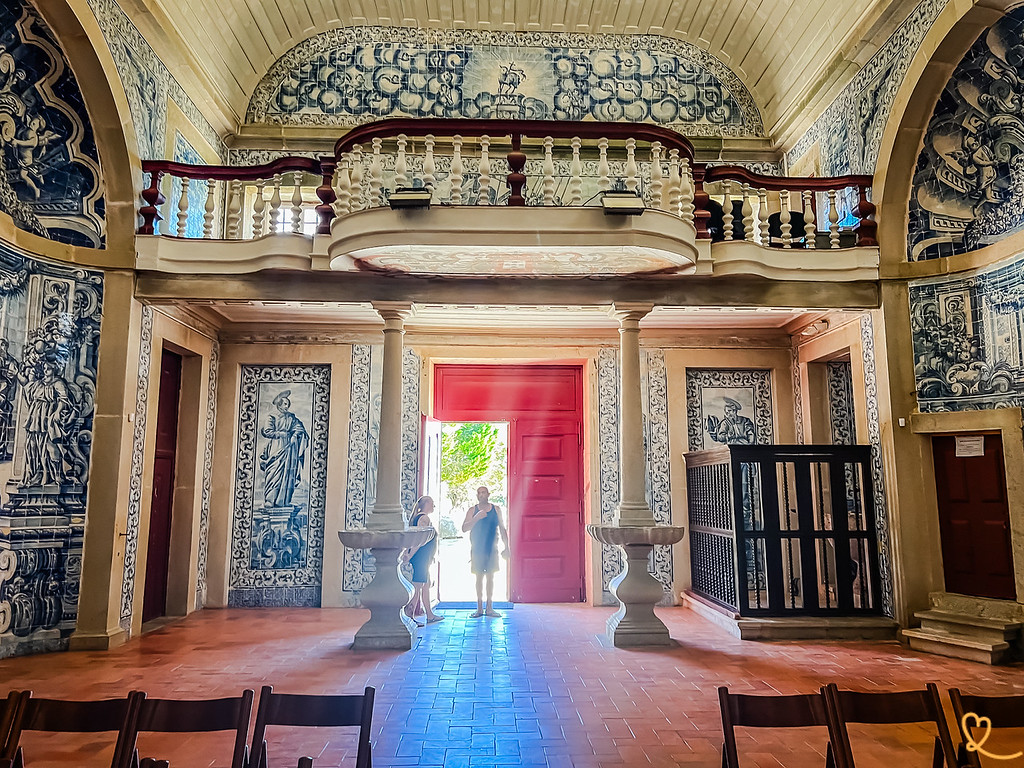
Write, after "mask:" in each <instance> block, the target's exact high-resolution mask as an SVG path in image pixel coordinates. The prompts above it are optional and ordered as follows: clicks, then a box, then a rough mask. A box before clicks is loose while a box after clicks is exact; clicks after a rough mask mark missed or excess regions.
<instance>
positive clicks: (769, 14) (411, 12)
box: [124, 0, 914, 131]
mask: <svg viewBox="0 0 1024 768" xmlns="http://www.w3.org/2000/svg"><path fill="white" fill-rule="evenodd" d="M124 5H125V6H126V10H127V11H128V12H129V14H130V15H132V16H133V17H134V19H135V20H137V23H138V26H139V27H140V28H141V29H142V30H143V32H144V34H147V32H150V33H151V34H147V37H149V38H150V39H151V40H153V38H162V41H160V40H158V41H155V42H157V43H159V42H162V43H163V45H165V46H175V47H178V48H179V50H177V51H173V52H168V53H173V54H175V55H171V56H170V60H175V59H177V60H181V59H185V60H186V61H188V60H191V62H192V63H193V64H194V66H195V67H197V68H198V69H199V70H200V72H201V75H200V77H198V78H197V81H199V82H205V83H206V84H207V85H208V87H209V88H211V89H212V90H213V91H214V93H212V94H211V96H212V97H213V100H214V101H215V102H218V103H220V104H221V105H223V106H224V107H225V109H226V110H227V111H228V112H229V113H230V114H228V115H226V116H225V117H227V118H228V120H229V121H230V120H234V121H235V122H237V121H238V120H239V119H240V118H241V117H242V116H244V114H245V108H246V104H247V102H248V98H249V96H250V94H251V93H252V91H253V89H254V88H255V87H256V85H257V83H258V82H259V81H260V79H261V78H262V76H263V75H264V74H265V73H266V72H267V70H268V69H269V68H270V67H271V65H272V64H273V63H274V62H275V61H276V60H277V59H278V58H279V57H280V56H281V55H282V54H284V53H285V52H286V51H288V50H289V49H290V48H291V47H292V46H294V45H296V44H297V43H299V42H301V41H302V40H304V39H306V38H307V37H309V36H311V35H314V34H316V33H317V32H320V31H323V30H325V29H329V28H332V27H337V26H349V25H362V24H367V25H382V26H403V27H422V28H427V29H451V28H465V29H485V30H506V31H513V30H516V31H550V32H579V33H587V34H620V33H627V34H637V33H641V34H645V33H650V34H658V35H666V36H669V37H675V38H679V39H682V40H685V41H688V42H690V43H693V44H695V45H697V46H700V47H701V48H703V49H705V50H707V51H709V52H710V53H712V54H714V55H715V56H717V57H718V58H720V59H721V60H722V61H724V62H725V63H726V64H727V65H729V66H730V67H731V68H732V69H733V71H735V72H736V74H737V75H738V76H739V77H740V78H741V79H742V80H743V81H744V82H745V83H746V85H747V87H748V88H749V89H750V91H751V93H752V94H753V96H754V99H755V100H756V102H757V104H758V105H759V107H760V109H761V111H762V116H763V118H764V122H765V127H766V128H767V129H769V130H770V131H771V130H772V129H773V128H775V127H777V126H780V125H782V124H784V123H788V122H790V121H791V118H792V117H793V116H792V114H789V112H791V111H793V110H795V109H797V108H800V107H803V106H804V105H807V104H808V103H810V102H813V101H814V100H815V99H816V98H819V97H820V94H816V93H815V90H816V89H817V90H820V89H821V88H822V87H824V88H834V87H835V83H834V80H835V73H836V71H837V70H839V71H844V70H849V69H850V63H851V60H852V59H853V58H859V59H861V60H863V58H862V57H863V52H862V51H860V50H859V47H860V46H861V45H862V44H863V43H865V38H866V37H868V38H869V37H870V36H872V35H876V36H877V35H878V33H879V30H878V28H877V27H878V22H879V20H881V19H884V18H886V17H895V18H897V20H899V19H902V18H903V17H904V16H905V15H906V13H907V12H909V10H910V8H911V7H913V5H914V2H913V0H846V2H840V3H832V2H822V0H563V1H560V2H556V0H128V2H126V3H124ZM896 6H900V7H899V8H897V7H896ZM147 27H148V29H147ZM868 42H870V41H868ZM882 42H884V39H879V40H877V41H875V42H874V46H877V45H879V44H881V43H882ZM157 47H158V49H159V47H160V46H159V44H158V45H157ZM158 52H159V50H158ZM182 54H184V55H182Z"/></svg>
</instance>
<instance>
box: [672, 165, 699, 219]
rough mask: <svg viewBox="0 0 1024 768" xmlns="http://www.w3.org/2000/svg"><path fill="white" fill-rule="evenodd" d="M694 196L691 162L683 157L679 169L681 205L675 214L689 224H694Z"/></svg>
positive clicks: (677, 207)
mask: <svg viewBox="0 0 1024 768" xmlns="http://www.w3.org/2000/svg"><path fill="white" fill-rule="evenodd" d="M694 195H695V187H694V185H693V171H691V170H690V161H689V160H687V159H686V158H685V157H683V158H680V167H679V205H678V206H676V208H675V210H674V213H675V214H676V216H679V217H680V218H682V220H683V221H685V222H686V223H687V224H693V214H694V211H695V210H696V207H695V206H694V204H693V198H694Z"/></svg>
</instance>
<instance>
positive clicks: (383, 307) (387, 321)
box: [370, 301, 413, 330]
mask: <svg viewBox="0 0 1024 768" xmlns="http://www.w3.org/2000/svg"><path fill="white" fill-rule="evenodd" d="M370 304H371V306H372V307H373V308H374V310H376V312H377V314H378V315H380V317H381V319H382V320H383V321H384V328H385V330H388V329H389V328H397V329H398V330H402V326H403V324H404V322H405V320H406V319H407V318H408V317H409V316H410V315H411V314H412V312H413V308H412V302H409V301H373V302H370ZM396 321H397V322H396Z"/></svg>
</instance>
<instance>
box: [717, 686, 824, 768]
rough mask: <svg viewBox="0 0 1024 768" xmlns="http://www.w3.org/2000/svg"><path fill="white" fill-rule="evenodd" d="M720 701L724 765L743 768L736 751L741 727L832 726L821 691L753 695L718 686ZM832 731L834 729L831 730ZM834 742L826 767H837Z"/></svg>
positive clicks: (728, 767) (724, 766) (724, 767)
mask: <svg viewBox="0 0 1024 768" xmlns="http://www.w3.org/2000/svg"><path fill="white" fill-rule="evenodd" d="M718 702H719V704H720V706H721V709H722V731H723V732H724V733H725V741H724V742H723V744H722V768H739V759H738V757H737V754H736V733H735V731H734V729H735V728H736V727H737V726H740V727H744V728H810V727H812V726H818V725H820V726H823V727H828V725H829V722H828V712H827V708H826V704H825V696H824V694H823V693H822V692H821V691H819V692H818V693H798V694H795V695H790V696H751V695H747V694H742V693H729V689H728V688H726V687H722V688H719V689H718ZM829 733H831V728H830V729H829ZM835 764H836V763H835V755H834V752H833V749H832V742H831V741H829V743H828V749H827V752H826V755H825V765H826V768H833V767H834V766H835Z"/></svg>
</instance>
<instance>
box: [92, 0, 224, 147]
mask: <svg viewBox="0 0 1024 768" xmlns="http://www.w3.org/2000/svg"><path fill="white" fill-rule="evenodd" d="M88 2H89V7H90V8H91V9H92V12H93V14H94V15H95V16H96V21H97V22H98V23H99V26H100V30H101V31H102V32H103V37H104V39H105V40H106V41H107V47H108V48H109V49H110V54H111V56H112V57H113V59H114V63H115V64H116V65H117V71H118V73H119V74H120V75H121V82H122V84H123V85H124V90H125V93H126V94H127V96H128V109H129V112H130V113H131V116H132V122H133V123H135V133H136V138H137V140H138V143H139V156H140V157H141V158H142V159H144V160H158V159H162V158H163V156H164V145H165V143H166V135H165V134H166V132H167V99H168V98H170V99H173V100H174V103H175V104H177V105H178V106H179V107H181V110H182V112H184V113H185V117H187V118H188V120H189V122H191V123H192V125H194V126H195V127H196V129H197V130H198V131H199V133H200V134H201V135H202V137H203V138H204V139H205V140H206V141H207V142H209V144H210V146H211V147H213V148H214V149H215V150H216V151H217V154H218V155H219V156H220V157H222V158H223V157H224V156H225V154H226V149H225V146H224V142H223V140H222V139H221V138H220V135H219V134H218V133H217V130H216V129H215V128H214V127H213V125H211V124H210V121H209V120H207V119H206V117H205V116H204V115H203V113H202V112H201V111H200V110H199V107H197V106H196V105H195V102H193V101H192V99H190V98H189V97H188V95H187V94H186V93H185V90H184V89H183V88H182V87H181V85H180V84H179V83H178V81H177V80H175V79H174V76H173V75H172V74H171V73H170V71H169V70H168V69H167V67H166V65H165V64H164V63H163V61H161V60H160V57H158V56H157V55H156V52H155V51H154V50H153V48H152V47H151V46H150V44H149V43H148V42H147V41H146V39H145V38H144V37H143V36H142V33H141V32H139V30H138V28H137V27H136V26H135V25H134V24H133V23H132V21H131V20H130V19H129V18H128V16H127V15H126V14H125V13H124V11H122V10H121V7H120V6H119V5H118V4H117V0H88Z"/></svg>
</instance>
